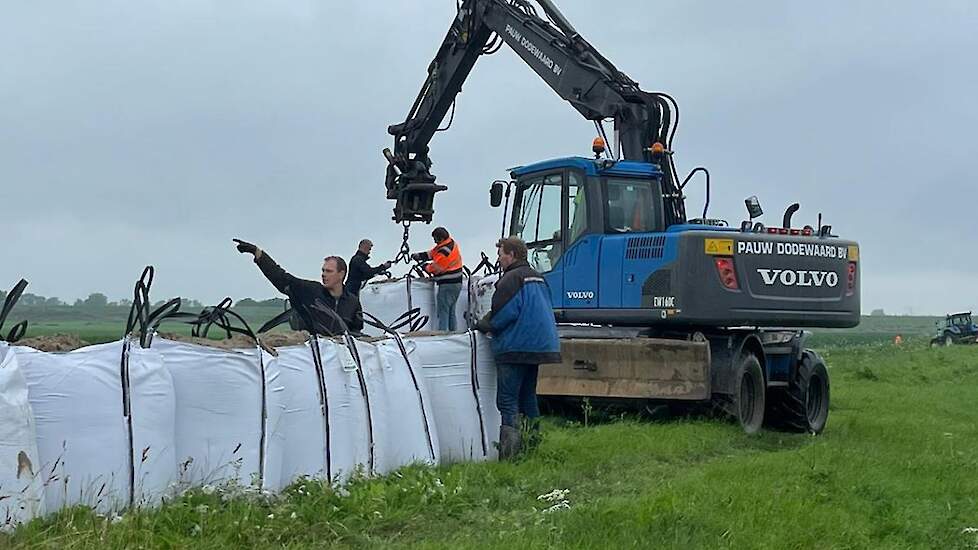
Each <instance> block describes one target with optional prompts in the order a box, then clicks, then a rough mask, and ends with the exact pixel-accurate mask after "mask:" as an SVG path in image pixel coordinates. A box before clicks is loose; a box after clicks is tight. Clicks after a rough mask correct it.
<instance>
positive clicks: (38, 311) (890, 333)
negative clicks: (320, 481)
mask: <svg viewBox="0 0 978 550" xmlns="http://www.w3.org/2000/svg"><path fill="white" fill-rule="evenodd" d="M235 311H236V312H238V313H239V314H240V315H241V316H242V317H244V318H245V319H246V320H247V321H248V323H249V324H250V325H251V326H252V328H254V329H255V330H257V329H258V327H260V326H261V325H262V324H263V323H264V322H265V321H267V320H269V319H271V318H272V317H275V316H276V315H277V314H278V313H279V312H281V309H280V308H277V307H241V308H235ZM127 314H128V309H127V308H120V307H116V308H105V309H104V310H101V311H96V312H88V313H87V314H85V313H80V312H79V311H78V310H76V309H74V308H32V307H23V306H19V307H18V308H16V309H15V310H14V311H13V313H12V314H11V316H10V321H12V322H17V321H20V320H21V319H27V320H28V321H29V323H30V324H29V326H28V332H27V337H32V336H47V335H52V334H74V335H77V336H78V337H80V338H81V339H82V340H85V341H87V342H89V343H93V344H94V343H101V342H109V341H112V340H116V339H118V338H121V337H122V334H123V332H124V331H125V326H126V316H127ZM937 320H938V318H937V317H926V316H880V317H870V316H864V317H863V318H862V321H861V323H860V324H859V326H858V327H855V328H851V329H815V330H813V333H814V336H813V338H812V340H811V341H810V343H811V345H812V346H814V347H822V346H826V345H834V346H847V345H864V344H882V343H888V342H892V341H893V337H894V336H896V335H897V334H901V335H902V336H903V337H904V338H905V339H911V340H923V339H925V338H930V337H931V336H933V334H932V332H933V331H934V323H935V322H936V321H937ZM162 330H165V331H170V332H177V333H181V334H189V333H190V331H189V327H187V325H181V324H178V323H167V324H165V325H163V329H162Z"/></svg>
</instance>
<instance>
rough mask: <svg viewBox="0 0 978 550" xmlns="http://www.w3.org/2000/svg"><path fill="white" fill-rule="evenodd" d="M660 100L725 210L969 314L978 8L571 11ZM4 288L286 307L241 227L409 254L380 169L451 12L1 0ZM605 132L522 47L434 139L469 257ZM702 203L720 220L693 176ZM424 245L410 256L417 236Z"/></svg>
mask: <svg viewBox="0 0 978 550" xmlns="http://www.w3.org/2000/svg"><path fill="white" fill-rule="evenodd" d="M558 4H559V6H560V7H561V9H562V10H563V11H564V14H565V15H566V16H567V18H568V19H569V20H570V21H571V22H572V23H573V24H574V25H575V26H576V27H577V29H578V31H580V32H581V33H582V34H583V35H584V36H585V37H586V38H587V39H588V40H589V41H590V42H591V43H592V44H593V45H594V46H595V47H597V48H598V50H599V51H601V52H602V53H603V54H604V55H605V56H606V57H608V58H609V59H611V60H612V61H613V62H614V63H615V64H616V65H617V66H618V67H619V68H620V69H622V70H623V71H624V72H626V73H627V74H628V75H629V76H631V77H632V78H633V79H635V80H637V81H638V82H639V83H640V84H641V85H642V87H643V88H644V89H647V90H661V91H666V92H669V93H670V94H672V95H673V96H675V97H676V98H677V100H678V101H679V105H680V112H681V122H680V127H679V133H678V136H677V138H676V141H675V143H674V146H675V149H676V151H677V153H676V155H677V162H678V166H679V170H680V171H681V172H683V173H685V172H686V171H688V170H689V169H690V168H692V167H694V166H697V165H705V166H707V167H709V169H710V171H711V174H712V179H713V198H712V203H711V211H710V213H711V216H717V217H725V218H727V219H730V220H732V222H733V224H734V225H736V224H737V223H739V220H741V219H743V218H744V214H745V211H744V207H743V198H744V197H746V196H748V195H752V194H756V195H758V196H759V197H760V199H761V202H762V204H763V205H764V206H765V208H766V210H767V211H768V215H767V216H766V217H765V218H764V220H765V221H767V222H769V223H772V224H774V223H777V222H778V220H779V219H780V214H781V211H782V210H783V209H784V207H785V206H786V205H788V204H789V203H791V202H794V201H798V202H800V203H801V205H802V208H801V210H800V212H799V213H798V214H797V216H796V219H798V220H802V221H804V222H806V223H811V224H812V225H814V222H815V219H816V216H817V214H818V213H819V212H822V213H823V215H824V217H825V220H826V222H827V223H831V224H832V225H833V226H834V228H835V231H836V233H838V234H840V235H841V236H844V237H847V238H853V239H856V240H858V241H859V242H860V245H861V256H862V258H861V259H862V276H863V278H862V290H863V309H864V311H866V312H868V311H870V310H871V309H873V308H879V307H882V308H885V309H886V310H887V312H889V313H908V312H913V313H932V314H940V313H943V312H945V310H957V309H965V308H971V309H975V310H978V277H976V273H978V253H976V250H978V243H976V241H978V228H976V227H975V225H976V224H975V223H974V220H975V219H976V218H978V216H976V204H978V178H976V177H975V176H974V175H973V173H972V171H973V169H972V168H971V165H972V164H973V163H974V158H975V152H976V139H975V137H974V136H975V132H976V128H978V101H976V97H978V61H976V53H978V33H976V29H978V3H975V2H971V1H956V2H951V1H948V2H926V3H925V2H918V1H898V2H897V1H890V2H886V3H880V2H868V1H853V0H830V1H827V2H817V3H816V2H780V1H777V2H775V1H768V2H746V3H723V2H705V1H699V2H650V1H648V0H614V1H612V0H609V1H606V2H594V1H592V0H587V1H584V0H559V1H558ZM0 10H2V11H0V59H2V61H0V236H2V240H0V242H2V245H0V287H4V288H9V287H10V286H12V285H13V284H14V283H15V282H16V281H17V279H18V278H20V277H25V278H27V279H28V280H30V281H31V286H30V287H29V290H28V291H29V292H33V293H35V294H42V295H47V296H59V297H61V298H63V299H66V300H69V301H71V300H74V299H75V298H78V297H84V296H87V295H88V294H89V293H91V292H95V291H100V292H104V293H106V294H107V295H109V297H110V298H112V299H116V298H121V297H124V296H127V295H128V294H129V293H130V291H131V287H132V284H133V281H134V280H135V279H136V277H137V276H138V275H139V272H140V270H141V269H142V267H143V266H144V265H146V264H153V265H155V266H156V268H157V282H156V285H155V287H154V289H155V292H154V297H155V298H157V299H162V298H166V297H170V296H175V295H181V296H185V297H191V298H198V299H201V300H205V301H210V302H214V301H217V300H219V299H220V298H222V297H224V296H226V295H229V296H232V297H234V298H243V297H256V298H265V297H271V296H273V295H275V291H274V289H272V288H271V287H270V286H269V285H268V283H267V282H266V281H265V280H264V278H263V277H262V276H261V275H260V273H259V272H258V270H257V268H256V267H255V266H254V265H253V264H252V263H251V262H250V261H248V258H246V257H244V256H241V255H240V254H238V253H237V252H236V251H235V249H234V248H233V246H232V243H231V238H232V237H240V238H243V239H247V240H251V241H254V242H256V243H258V244H259V245H260V246H262V247H263V248H265V249H267V250H268V251H269V252H270V253H271V254H272V255H273V256H274V257H275V259H276V260H277V261H278V262H279V263H281V264H282V265H283V266H284V267H285V268H286V269H288V270H290V271H292V272H293V273H294V274H296V275H300V276H306V277H311V278H315V277H316V276H317V275H318V272H319V268H320V264H321V258H322V257H323V256H324V255H326V254H340V255H343V256H349V255H350V254H352V252H353V251H354V249H355V246H356V241H358V240H359V239H360V238H361V237H370V238H372V239H373V240H374V242H375V243H376V247H375V253H374V256H375V258H377V259H383V258H386V257H390V256H392V255H393V253H394V252H395V250H396V246H397V244H398V243H399V239H400V233H401V231H400V228H399V227H397V226H395V225H394V224H393V223H392V222H391V221H390V209H391V207H392V204H391V203H389V202H388V201H387V200H385V198H384V186H383V178H384V167H385V163H384V160H383V158H382V156H381V154H380V151H381V149H382V148H383V147H386V146H389V145H390V143H391V138H390V136H389V135H388V134H387V132H386V128H387V126H388V125H389V124H392V123H396V122H400V121H402V120H403V118H404V116H405V114H406V112H407V110H408V108H409V107H410V105H411V102H412V101H413V100H414V97H415V95H416V94H417V91H418V89H419V87H420V85H421V82H422V80H423V79H424V76H425V71H426V67H427V66H428V63H429V62H430V61H431V57H432V56H433V54H434V52H435V50H436V48H437V47H438V45H439V44H440V42H441V40H442V38H443V36H444V34H445V32H446V30H447V28H448V26H449V24H450V21H451V19H452V17H453V16H454V12H455V1H454V0H411V1H394V0H385V1H381V2H345V3H336V2H325V1H318V2H313V1H304V0H289V1H280V2H218V1H211V2H207V1H203V0H193V1H186V0H167V1H165V2H133V1H131V0H126V1H109V0H102V1H99V2H67V1H66V2H44V1H37V2H19V1H13V0H0ZM593 133H594V132H593V126H592V125H591V123H590V122H588V121H586V120H584V119H582V118H581V117H580V116H579V115H578V114H577V112H576V111H574V110H573V109H571V108H570V106H569V105H567V104H566V103H564V102H563V101H561V100H560V99H559V98H557V96H555V95H554V94H553V93H552V91H551V90H550V89H549V88H548V87H547V86H546V85H545V84H544V83H543V81H541V80H540V79H539V78H537V77H536V76H535V75H534V74H533V73H532V72H531V71H530V70H529V68H527V67H526V66H525V65H524V64H523V62H522V61H521V60H519V58H517V57H516V55H515V54H514V53H513V52H512V51H509V50H508V49H503V50H501V51H500V52H499V53H497V54H495V55H492V56H488V57H484V58H482V59H480V60H479V62H478V63H477V65H476V67H475V70H474V71H473V73H472V75H471V77H470V78H469V80H468V81H467V82H466V84H465V86H464V87H463V92H462V94H461V95H460V96H459V98H458V106H457V112H456V115H455V121H454V125H453V127H452V129H451V130H450V131H449V132H444V133H440V134H438V136H437V137H436V138H435V140H434V141H433V143H432V151H431V156H432V158H433V160H434V161H435V166H434V167H433V171H434V172H435V174H436V175H437V176H438V178H439V181H440V182H441V183H444V184H447V185H449V187H450V189H449V191H447V192H445V193H441V194H439V195H438V198H437V201H436V219H435V221H436V222H437V223H438V224H440V225H445V226H446V227H448V228H449V230H451V231H452V232H453V233H454V234H455V236H456V237H457V238H458V240H459V242H460V244H461V247H462V251H463V254H464V255H465V256H466V257H467V259H468V262H467V263H471V264H474V263H475V260H476V259H477V256H478V252H479V251H480V250H486V251H490V249H491V248H492V243H493V239H494V237H495V236H496V235H497V234H498V231H499V226H500V216H501V212H500V211H498V210H493V209H491V208H489V206H488V199H487V197H488V193H487V187H488V184H489V183H490V182H491V181H492V180H494V179H499V178H505V177H507V172H506V168H508V167H511V166H515V165H519V164H523V163H528V162H533V161H536V160H542V159H546V158H552V157H559V156H566V155H571V154H579V155H587V154H589V151H590V142H591V138H592V137H593ZM696 187H697V188H696V189H694V190H693V191H691V192H690V193H689V194H690V199H689V200H690V203H689V207H688V209H689V211H690V212H698V211H699V210H700V209H701V205H702V200H703V194H702V191H701V189H700V186H696ZM429 233H430V228H427V227H425V226H423V225H420V226H417V229H416V230H415V232H414V238H413V239H412V243H413V245H414V247H416V248H421V247H423V246H426V245H427V244H428V243H429V241H430V238H429V236H428V234H429Z"/></svg>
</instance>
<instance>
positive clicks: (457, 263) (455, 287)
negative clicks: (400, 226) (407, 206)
mask: <svg viewBox="0 0 978 550" xmlns="http://www.w3.org/2000/svg"><path fill="white" fill-rule="evenodd" d="M431 238H432V239H434V241H435V246H434V247H433V248H432V249H431V250H429V251H428V252H418V253H417V254H412V255H411V259H413V260H415V261H419V262H429V263H428V264H427V265H425V267H424V270H425V271H427V272H428V273H430V274H431V275H432V277H433V279H434V281H435V283H437V284H438V293H437V295H436V298H435V312H436V314H437V315H438V330H447V331H449V332H454V331H455V330H456V329H457V328H458V327H457V326H456V322H455V302H457V301H458V295H459V294H461V293H462V252H461V251H460V250H459V248H458V243H456V242H455V239H453V238H452V237H451V236H450V235H449V234H448V230H447V229H445V228H444V227H436V228H435V230H434V231H432V232H431Z"/></svg>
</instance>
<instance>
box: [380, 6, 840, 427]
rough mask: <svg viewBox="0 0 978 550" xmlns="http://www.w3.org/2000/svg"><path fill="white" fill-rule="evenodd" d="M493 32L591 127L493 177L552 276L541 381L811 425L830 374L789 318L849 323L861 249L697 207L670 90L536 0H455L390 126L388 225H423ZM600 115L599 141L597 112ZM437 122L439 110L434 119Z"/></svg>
mask: <svg viewBox="0 0 978 550" xmlns="http://www.w3.org/2000/svg"><path fill="white" fill-rule="evenodd" d="M503 45H505V46H508V47H509V48H510V49H512V50H513V51H515V52H516V53H517V55H519V56H520V57H521V58H522V59H523V60H524V61H525V62H526V63H527V65H529V67H530V68H531V69H532V70H533V71H534V72H535V73H536V74H537V75H539V76H540V77H541V78H542V79H543V80H544V81H545V82H546V83H547V84H548V85H549V86H550V87H551V88H552V89H553V90H554V91H555V92H556V93H557V95H559V96H560V97H561V98H562V99H564V100H565V101H567V102H568V103H570V105H571V106H572V107H573V108H574V109H576V110H577V111H578V112H579V113H580V114H581V115H583V116H584V117H585V118H586V119H588V120H591V121H593V122H594V124H595V129H596V132H597V134H598V137H597V138H595V140H594V142H593V143H592V151H591V152H592V154H593V156H592V157H583V156H577V157H564V158H557V159H552V160H546V161H542V162H537V163H534V164H529V165H526V166H520V167H517V168H513V169H510V178H509V179H508V180H506V181H496V182H494V183H493V184H492V186H491V188H490V202H491V204H492V205H493V206H496V207H498V206H502V205H503V204H504V203H505V207H504V213H503V218H504V220H503V234H505V235H515V236H517V237H520V238H521V239H523V240H524V241H525V242H526V243H527V246H528V248H529V260H530V263H531V265H533V266H534V267H535V268H536V269H537V270H538V271H539V272H540V273H542V274H543V275H544V277H545V278H546V279H547V282H548V283H549V286H550V289H551V293H552V298H553V304H554V315H555V317H556V319H557V321H558V323H559V324H560V325H559V326H560V329H561V336H562V355H563V356H564V362H563V363H562V364H560V365H547V366H545V367H542V368H541V373H540V381H539V390H538V391H539V393H540V394H541V395H550V396H559V397H566V398H581V397H589V398H591V399H597V400H600V399H611V400H615V401H618V402H631V403H636V404H639V405H642V404H647V403H656V402H661V401H676V400H678V401H692V402H710V403H714V404H717V405H719V406H721V407H722V408H723V409H724V410H726V411H728V412H729V413H730V414H731V415H732V416H733V417H735V418H737V419H738V420H739V422H740V423H741V425H742V426H743V428H744V429H745V430H746V431H748V432H755V431H757V430H759V429H760V428H761V427H762V426H763V425H765V424H769V425H775V426H779V427H784V428H788V429H795V430H799V431H808V432H812V433H818V432H821V431H822V429H824V427H825V423H826V420H827V417H828V405H829V379H828V372H827V370H826V368H825V364H824V361H823V360H822V358H821V357H820V356H819V355H818V354H817V353H816V352H815V351H813V350H810V349H806V348H805V339H806V338H807V335H808V333H807V332H805V331H803V330H798V328H801V327H852V326H856V325H857V324H858V323H859V314H860V303H859V247H858V245H857V244H856V243H855V242H854V241H850V240H843V239H840V238H838V237H837V236H836V235H834V234H833V233H832V227H831V226H830V225H826V224H823V223H822V220H821V215H819V219H818V221H817V222H816V223H815V224H813V225H803V226H802V227H793V226H792V223H791V220H792V217H793V215H794V213H795V212H796V211H797V210H798V205H797V204H794V205H791V206H790V207H788V209H787V210H786V212H785V213H784V216H783V219H782V220H781V224H780V225H779V226H776V227H768V226H765V225H764V224H763V223H761V222H759V221H756V220H757V218H759V217H760V216H761V215H762V214H763V211H762V210H761V208H760V204H759V202H758V201H757V199H756V197H750V198H749V199H747V200H746V201H745V202H746V206H747V210H748V219H746V220H744V221H742V222H741V223H740V224H739V226H738V227H730V226H729V225H728V224H727V223H726V222H725V221H724V220H717V219H710V218H708V217H707V213H708V207H709V191H710V187H709V186H710V180H709V172H708V171H707V170H706V169H705V168H701V167H700V168H696V169H694V170H692V171H691V172H689V174H688V175H687V176H686V177H685V178H683V180H682V181H680V180H679V177H678V175H677V170H676V163H675V159H674V155H673V151H672V141H673V137H674V136H675V133H676V125H677V122H678V106H677V103H676V101H675V100H674V99H673V98H672V97H670V96H669V95H667V94H665V93H662V92H648V91H644V90H642V89H640V88H639V85H638V84H637V83H636V82H635V81H634V80H632V79H631V78H629V77H628V76H626V75H625V74H624V73H622V72H621V71H619V70H618V69H617V68H616V67H615V66H614V65H613V64H612V63H611V62H610V61H608V60H607V59H606V58H605V57H603V56H602V55H601V54H600V53H598V51H597V50H596V49H595V48H594V47H593V46H591V45H590V44H589V43H588V42H587V41H586V40H584V38H583V37H582V36H581V35H580V33H578V32H577V30H575V28H574V27H573V26H572V25H571V24H570V22H568V21H567V19H566V18H565V17H564V16H563V15H562V14H561V12H560V11H559V10H558V9H557V7H556V6H555V5H554V4H553V2H552V1H551V0H536V1H535V2H530V1H529V0H463V1H462V2H461V3H460V4H459V5H458V12H457V14H456V17H455V19H454V20H453V21H452V23H451V26H450V28H449V31H448V34H447V35H446V36H445V39H444V41H443V42H442V45H441V47H440V48H439V49H438V52H437V53H436V55H435V58H434V60H433V61H432V62H431V64H430V65H429V67H428V76H427V78H426V79H425V81H424V84H423V86H422V89H421V91H420V93H419V94H418V96H417V99H416V100H415V101H414V104H413V105H412V107H411V109H410V111H409V113H408V116H407V118H406V119H405V121H404V122H402V123H399V124H396V125H393V126H390V127H389V129H388V131H389V132H390V134H391V135H393V137H394V147H393V149H385V150H384V155H385V157H386V159H387V163H388V164H387V176H386V182H385V184H386V188H387V197H388V198H389V199H391V200H394V201H395V207H394V220H395V221H396V222H399V223H402V224H405V225H407V224H410V223H411V222H416V221H423V222H430V221H431V218H432V215H433V213H434V197H435V194H436V193H438V192H440V191H443V190H445V189H447V187H446V186H444V185H441V184H438V183H436V178H435V176H434V175H433V174H432V173H431V171H430V169H431V165H432V163H431V159H430V158H429V156H428V153H429V142H430V141H431V139H432V137H433V136H434V135H435V133H436V132H437V131H439V130H442V129H443V128H439V126H440V125H441V124H442V122H443V120H444V119H445V117H446V116H447V115H449V112H451V117H450V119H454V114H455V113H454V103H455V98H456V96H457V95H458V93H459V92H460V91H461V86H462V83H463V82H464V81H465V79H466V77H467V76H468V74H469V73H470V71H471V70H472V68H473V66H474V65H475V62H476V61H477V60H478V58H479V57H481V56H483V55H489V54H492V53H494V52H496V51H497V50H499V49H500V48H501V47H502V46H503ZM608 121H610V122H611V123H612V132H613V138H614V140H613V142H612V143H611V144H610V146H609V143H608V142H609V140H608V134H607V132H606V128H605V123H606V122H608ZM450 124H451V122H449V125H450ZM697 174H702V175H703V176H705V180H706V191H707V192H706V197H707V198H706V204H705V205H704V207H703V212H702V215H701V216H700V217H697V218H688V217H687V215H686V207H685V201H684V198H685V197H684V195H683V190H684V188H685V186H686V184H687V183H688V182H689V181H690V180H691V179H692V178H693V177H694V176H695V175H697Z"/></svg>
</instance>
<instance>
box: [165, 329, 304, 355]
mask: <svg viewBox="0 0 978 550" xmlns="http://www.w3.org/2000/svg"><path fill="white" fill-rule="evenodd" d="M160 337H162V338H166V339H167V340H174V341H177V342H186V343H190V344H197V345H200V346H207V347H211V348H217V349H226V350H229V349H240V348H253V347H255V341H254V340H252V339H251V338H249V337H247V336H245V335H243V334H234V335H232V336H231V338H225V339H223V340H212V339H210V338H196V337H194V336H186V335H183V334H174V333H172V332H161V333H160ZM308 339H309V333H308V332H305V331H298V330H291V331H282V332H270V333H267V334H263V335H262V336H261V342H262V344H264V347H265V348H266V349H269V348H280V347H284V346H294V345H296V344H303V343H305V341H306V340H308Z"/></svg>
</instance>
